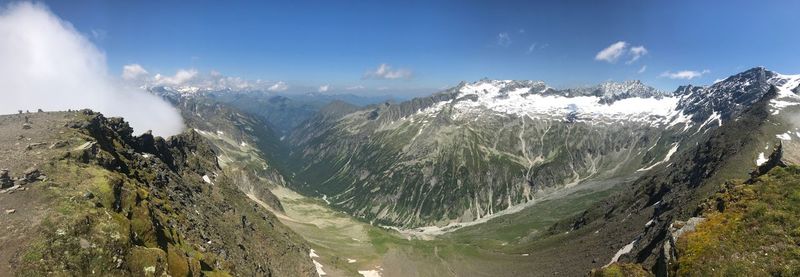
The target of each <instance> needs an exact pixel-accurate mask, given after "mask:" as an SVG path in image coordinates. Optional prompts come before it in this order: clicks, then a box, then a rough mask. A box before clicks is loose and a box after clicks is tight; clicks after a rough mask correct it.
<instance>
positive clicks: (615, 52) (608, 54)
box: [594, 41, 648, 64]
mask: <svg viewBox="0 0 800 277" xmlns="http://www.w3.org/2000/svg"><path fill="white" fill-rule="evenodd" d="M628 46H630V44H629V43H627V42H625V41H617V42H615V43H613V44H611V45H609V46H608V47H606V48H605V49H603V50H600V52H597V54H596V55H595V56H594V59H595V60H596V61H604V62H608V63H616V62H617V61H618V60H619V58H621V57H623V56H627V57H630V58H629V59H628V60H627V61H626V62H625V64H632V63H634V62H636V61H638V60H639V58H641V57H643V56H644V55H647V53H648V51H647V48H645V47H644V46H643V45H639V46H633V47H628Z"/></svg>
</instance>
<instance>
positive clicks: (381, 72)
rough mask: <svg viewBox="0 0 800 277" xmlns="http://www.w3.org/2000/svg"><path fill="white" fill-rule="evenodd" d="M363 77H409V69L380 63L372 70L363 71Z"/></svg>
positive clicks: (391, 78)
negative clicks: (394, 67) (395, 67)
mask: <svg viewBox="0 0 800 277" xmlns="http://www.w3.org/2000/svg"><path fill="white" fill-rule="evenodd" d="M363 78H364V79H390V80H393V79H410V78H411V71H410V70H407V69H402V68H398V69H393V68H392V67H391V66H390V65H388V64H385V63H382V64H380V65H379V66H378V68H376V69H375V70H372V71H367V73H364V77H363Z"/></svg>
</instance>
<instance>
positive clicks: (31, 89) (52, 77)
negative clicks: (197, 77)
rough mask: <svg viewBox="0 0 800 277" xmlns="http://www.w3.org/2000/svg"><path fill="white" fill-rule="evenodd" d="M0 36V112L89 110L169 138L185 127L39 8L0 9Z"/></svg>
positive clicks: (164, 105) (134, 73)
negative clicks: (113, 73) (111, 72)
mask: <svg viewBox="0 0 800 277" xmlns="http://www.w3.org/2000/svg"><path fill="white" fill-rule="evenodd" d="M0 38H2V39H0V61H2V62H0V95H2V101H0V114H11V113H16V112H17V110H35V109H44V110H50V111H56V110H67V109H83V108H91V109H93V110H96V111H99V112H102V113H103V114H105V115H107V116H122V117H125V119H126V120H127V121H128V122H130V124H131V127H133V128H134V129H135V130H136V132H137V133H141V132H144V131H146V130H153V132H154V133H155V134H157V135H160V136H168V135H174V134H177V133H179V132H181V131H182V130H183V128H184V127H183V120H182V118H181V116H180V113H179V112H178V111H177V110H176V109H175V108H173V107H172V106H170V105H169V104H168V103H167V102H165V101H163V100H161V99H160V98H158V97H157V96H154V95H151V94H149V93H147V92H145V91H143V90H141V89H136V88H132V87H126V86H124V85H122V84H121V82H118V81H117V80H118V79H115V78H113V77H111V76H110V75H109V74H108V71H107V67H106V58H105V55H104V54H103V52H101V51H100V50H98V49H97V48H96V47H95V46H94V45H93V44H92V43H91V42H90V41H89V39H87V38H86V37H85V36H84V35H82V34H81V33H79V32H78V31H76V30H75V28H73V27H72V24H70V23H69V22H65V21H63V20H61V19H59V18H58V17H56V16H55V15H53V14H52V13H51V12H50V11H49V10H48V9H47V8H46V7H45V6H44V5H42V4H31V3H26V2H21V3H14V4H9V5H6V6H5V7H1V8H0ZM139 69H141V70H139ZM139 69H137V68H135V67H131V68H128V69H127V70H126V71H127V72H128V74H127V76H128V77H136V76H137V75H141V74H143V73H142V72H141V71H144V69H143V68H141V67H140V68H139ZM123 75H125V73H123Z"/></svg>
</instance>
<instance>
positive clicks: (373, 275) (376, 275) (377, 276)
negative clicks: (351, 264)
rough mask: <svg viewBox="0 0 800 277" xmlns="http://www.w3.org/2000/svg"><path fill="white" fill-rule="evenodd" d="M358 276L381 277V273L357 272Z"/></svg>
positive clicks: (376, 271) (374, 271)
mask: <svg viewBox="0 0 800 277" xmlns="http://www.w3.org/2000/svg"><path fill="white" fill-rule="evenodd" d="M358 274H361V276H364V277H381V272H380V271H378V270H375V269H371V270H359V271H358Z"/></svg>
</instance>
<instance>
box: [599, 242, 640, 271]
mask: <svg viewBox="0 0 800 277" xmlns="http://www.w3.org/2000/svg"><path fill="white" fill-rule="evenodd" d="M634 244H636V240H633V241H632V242H631V243H628V244H627V245H625V246H623V247H622V249H620V250H619V251H617V253H616V254H614V257H613V258H611V262H609V263H608V264H607V265H605V266H609V265H611V264H613V263H616V262H617V261H619V257H622V255H625V254H628V253H630V252H631V250H633V245H634ZM605 266H604V267H605Z"/></svg>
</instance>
